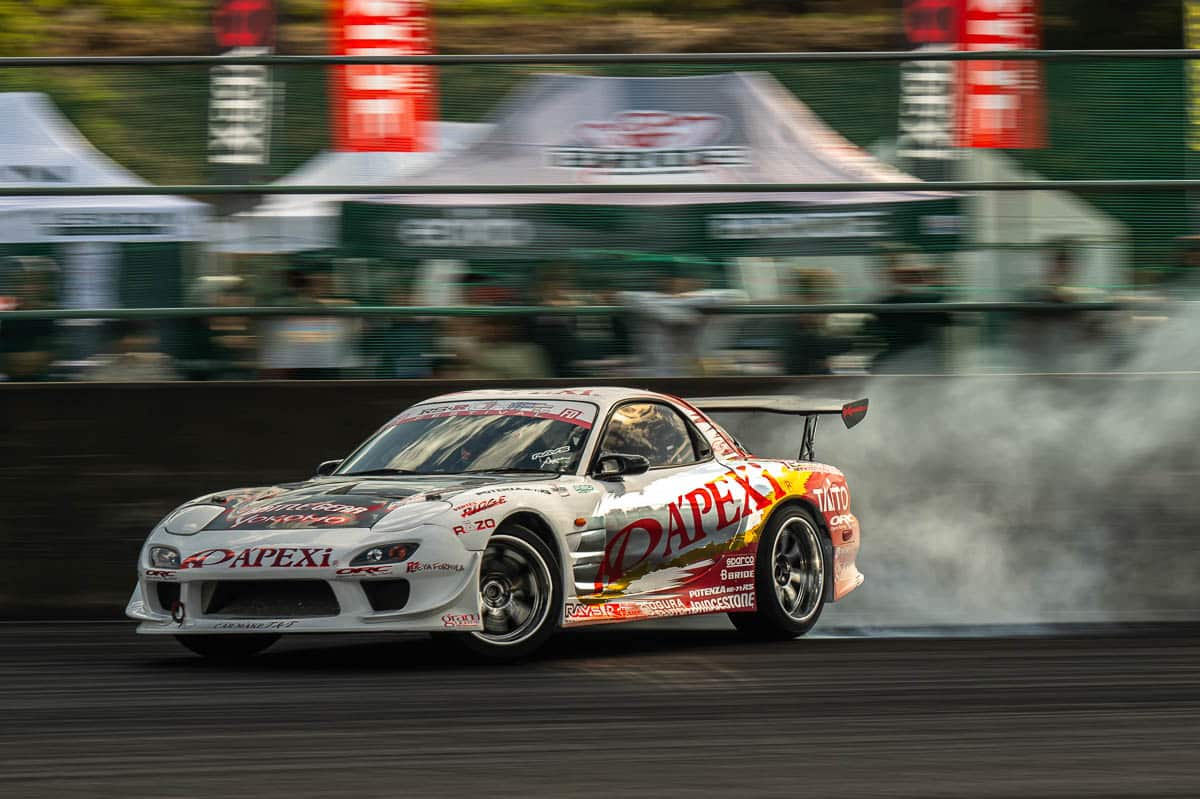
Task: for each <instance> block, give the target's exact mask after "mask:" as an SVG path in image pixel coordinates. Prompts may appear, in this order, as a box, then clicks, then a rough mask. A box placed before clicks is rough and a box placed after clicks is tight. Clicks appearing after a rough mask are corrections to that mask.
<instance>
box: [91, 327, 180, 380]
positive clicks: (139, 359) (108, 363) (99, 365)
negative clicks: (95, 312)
mask: <svg viewBox="0 0 1200 799" xmlns="http://www.w3.org/2000/svg"><path fill="white" fill-rule="evenodd" d="M113 332H114V334H115V339H114V341H113V344H112V347H111V350H110V352H109V353H108V354H106V355H101V356H99V357H97V358H96V359H94V360H95V365H94V366H92V367H91V368H90V369H88V371H87V372H86V373H85V375H84V376H85V379H87V380H94V381H97V382H104V383H154V382H158V381H162V380H178V379H179V375H178V374H177V373H176V372H175V369H174V368H173V367H172V366H171V358H170V356H168V355H167V354H166V353H163V352H161V351H160V350H161V347H160V343H159V339H158V334H157V333H156V332H155V330H154V323H153V322H150V321H148V320H144V319H122V320H119V321H118V322H117V323H116V325H115V326H114V327H113Z"/></svg>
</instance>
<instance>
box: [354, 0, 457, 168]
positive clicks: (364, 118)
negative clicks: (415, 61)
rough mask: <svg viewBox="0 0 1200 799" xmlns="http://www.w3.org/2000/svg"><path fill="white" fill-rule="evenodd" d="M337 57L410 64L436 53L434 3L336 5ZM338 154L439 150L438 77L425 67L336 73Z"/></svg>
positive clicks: (384, 0) (376, 0)
mask: <svg viewBox="0 0 1200 799" xmlns="http://www.w3.org/2000/svg"><path fill="white" fill-rule="evenodd" d="M332 4H333V19H332V25H331V28H332V31H331V32H332V39H333V53H334V54H335V55H351V56H404V55H428V54H430V53H432V52H433V35H432V31H431V29H430V23H429V4H428V2H427V0H332ZM330 78H331V80H330V86H331V91H330V97H331V100H332V103H333V108H332V118H333V141H334V149H336V150H351V151H357V152H367V151H383V152H420V151H424V150H431V149H433V148H434V146H435V143H434V135H433V133H434V131H433V123H434V120H435V119H436V117H437V94H436V88H435V85H434V78H435V72H434V68H433V67H432V66H425V65H384V64H362V65H359V64H347V65H343V66H335V67H333V72H332V74H331V76H330Z"/></svg>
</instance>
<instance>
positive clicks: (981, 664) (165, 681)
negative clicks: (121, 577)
mask: <svg viewBox="0 0 1200 799" xmlns="http://www.w3.org/2000/svg"><path fill="white" fill-rule="evenodd" d="M933 632H938V633H949V634H951V636H952V637H939V636H933V635H932V633H933ZM967 632H969V633H970V634H969V635H968V636H967V637H961V636H962V633H967ZM620 795H630V796H639V797H674V796H688V797H695V796H735V797H739V799H741V798H743V797H759V796H780V797H783V796H787V797H817V796H835V795H836V796H841V797H874V796H879V797H923V798H924V797H1022V799H1030V797H1042V796H1046V797H1100V796H1137V797H1195V796H1200V627H1197V626H1196V625H1170V626H1143V627H1135V628H1119V629H1117V628H1103V627H1092V628H1058V629H1053V630H1046V629H1043V630H1040V631H1039V633H1038V634H1037V635H1029V634H1026V633H1025V632H1023V631H1021V630H1019V629H1018V630H1002V629H985V630H975V631H955V630H941V631H921V630H891V631H861V630H860V631H849V630H836V629H833V630H826V631H825V635H822V636H817V637H810V638H805V639H800V640H797V641H791V642H787V643H777V644H767V645H762V644H752V643H747V642H744V641H742V640H741V639H739V638H738V637H737V636H736V634H735V633H734V632H733V631H732V629H730V628H728V625H727V623H726V622H725V621H724V620H723V619H718V620H715V621H708V622H706V624H705V625H704V628H701V627H700V626H698V625H697V624H696V623H695V621H693V622H692V623H691V624H690V625H683V624H679V623H676V624H674V625H672V624H669V623H662V624H657V625H647V626H626V627H620V628H615V627H614V628H606V629H600V630H591V631H580V632H573V633H568V634H563V635H560V636H559V637H558V638H557V639H555V641H554V642H552V644H551V646H550V647H549V648H548V650H547V651H546V652H545V653H544V655H543V656H542V657H539V658H538V659H536V660H533V661H529V662H525V663H520V664H515V665H508V666H474V665H466V664H463V663H461V662H459V661H457V660H456V659H455V658H454V657H452V656H448V655H447V654H445V653H444V652H443V651H442V650H440V649H438V648H437V647H435V646H433V645H432V644H431V643H430V642H429V640H428V639H426V638H424V637H422V636H415V637H414V636H409V637H403V636H388V637H368V638H361V637H360V638H354V637H347V636H332V637H304V638H295V639H293V640H291V641H287V642H284V643H282V644H279V645H277V646H276V648H274V649H272V650H271V651H269V652H268V653H267V654H265V655H263V656H260V657H258V658H256V659H254V660H253V661H251V662H249V663H246V664H242V665H237V666H213V665H210V664H206V663H204V662H203V661H201V660H200V659H197V658H194V657H192V656H190V655H188V654H186V653H185V652H184V651H183V650H182V649H181V648H179V647H178V645H177V644H175V642H174V641H172V640H171V639H169V638H150V637H138V636H135V635H134V634H133V628H132V625H128V624H123V623H90V624H89V623H78V624H9V625H0V796H3V797H6V798H7V797H43V796H44V797H64V796H147V797H222V799H224V798H225V797H243V796H248V797H249V796H253V797H277V796H278V797H284V796H286V797H326V796H354V797H374V796H414V797H425V796H431V797H440V796H489V797H506V796H514V797H516V796H521V797H524V796H552V797H612V796H620Z"/></svg>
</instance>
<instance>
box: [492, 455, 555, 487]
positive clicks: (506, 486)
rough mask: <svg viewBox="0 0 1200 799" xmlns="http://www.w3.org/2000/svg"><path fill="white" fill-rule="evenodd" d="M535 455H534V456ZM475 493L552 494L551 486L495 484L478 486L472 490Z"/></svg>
mask: <svg viewBox="0 0 1200 799" xmlns="http://www.w3.org/2000/svg"><path fill="white" fill-rule="evenodd" d="M534 457H536V456H534ZM473 493H475V494H514V493H515V494H520V493H525V494H542V495H544V496H554V489H553V488H538V487H535V486H497V487H496V488H480V489H477V490H476V491H474V492H473Z"/></svg>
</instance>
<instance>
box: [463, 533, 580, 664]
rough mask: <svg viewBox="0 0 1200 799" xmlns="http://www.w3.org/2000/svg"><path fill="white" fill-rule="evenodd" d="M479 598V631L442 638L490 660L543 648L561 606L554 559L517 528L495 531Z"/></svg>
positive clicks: (530, 535) (485, 556)
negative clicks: (481, 626)
mask: <svg viewBox="0 0 1200 799" xmlns="http://www.w3.org/2000/svg"><path fill="white" fill-rule="evenodd" d="M479 600H480V601H479V605H480V610H481V618H482V621H483V629H482V630H480V631H476V632H469V633H447V634H446V637H445V639H444V640H447V641H451V642H453V643H455V644H457V645H460V646H462V647H464V648H465V649H468V650H470V651H471V652H472V653H474V654H476V655H481V656H483V657H485V658H488V659H492V660H511V659H513V658H519V657H523V656H525V655H528V654H530V653H532V652H533V651H534V650H536V649H537V648H538V647H540V646H541V645H542V644H544V643H545V642H546V639H547V638H549V637H550V636H551V635H553V634H554V631H555V630H556V629H557V627H558V617H559V613H561V610H562V603H563V587H562V579H561V577H560V576H559V569H558V561H557V560H556V559H555V557H554V553H553V552H552V551H551V550H550V547H549V546H547V545H546V542H544V541H543V540H542V539H541V538H539V537H538V536H537V535H536V534H535V533H534V532H533V531H532V530H530V529H529V528H527V527H525V526H523V525H520V524H507V525H503V526H502V527H501V528H500V529H499V530H497V531H496V533H495V534H494V535H493V536H492V537H491V538H490V539H488V544H487V548H486V549H485V550H484V552H483V559H482V562H481V564H480V567H479Z"/></svg>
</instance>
